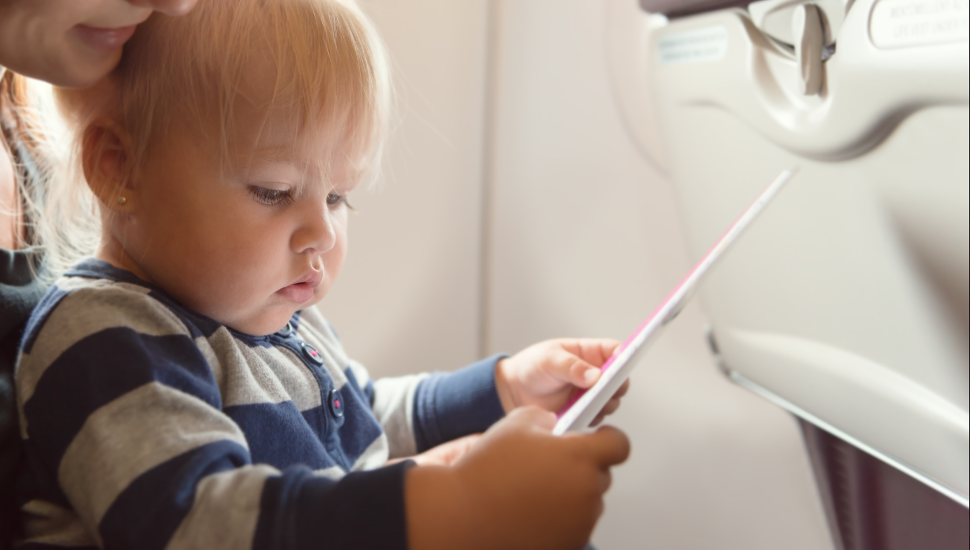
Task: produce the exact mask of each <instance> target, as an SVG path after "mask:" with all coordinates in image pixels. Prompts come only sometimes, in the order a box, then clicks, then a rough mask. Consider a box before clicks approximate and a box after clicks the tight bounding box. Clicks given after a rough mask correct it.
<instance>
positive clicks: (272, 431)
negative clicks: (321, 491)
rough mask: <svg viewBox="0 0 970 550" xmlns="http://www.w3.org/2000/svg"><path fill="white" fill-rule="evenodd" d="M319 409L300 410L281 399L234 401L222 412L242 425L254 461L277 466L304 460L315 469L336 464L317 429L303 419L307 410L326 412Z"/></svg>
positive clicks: (281, 466) (312, 412)
mask: <svg viewBox="0 0 970 550" xmlns="http://www.w3.org/2000/svg"><path fill="white" fill-rule="evenodd" d="M322 409H323V407H317V408H315V409H311V410H310V411H307V412H305V413H303V414H301V413H300V410H299V409H297V408H296V405H295V404H294V403H293V402H292V401H284V402H282V403H256V404H252V405H235V406H232V407H226V410H225V411H224V412H225V413H226V414H227V415H228V416H229V418H232V419H233V421H235V422H236V424H238V425H239V427H240V428H242V431H243V433H244V434H245V435H246V441H247V442H248V443H249V448H250V450H251V452H252V458H253V463H254V464H269V465H270V466H273V467H274V468H277V469H280V470H283V469H285V468H287V467H289V466H292V465H294V464H305V465H307V466H309V467H310V468H313V469H315V470H318V469H322V468H329V467H331V466H335V465H336V464H337V462H336V461H335V460H334V459H333V458H332V457H330V456H329V453H327V450H326V449H325V448H324V446H323V443H322V442H321V440H320V438H319V436H318V435H317V434H318V433H320V432H319V431H315V430H314V428H312V427H311V425H310V424H309V423H308V422H306V421H304V419H305V415H307V414H308V415H309V416H310V417H313V416H318V415H321V414H326V411H323V410H322ZM321 429H323V430H325V427H323V428H321Z"/></svg>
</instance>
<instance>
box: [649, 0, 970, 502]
mask: <svg viewBox="0 0 970 550" xmlns="http://www.w3.org/2000/svg"><path fill="white" fill-rule="evenodd" d="M883 1H884V2H886V1H895V0H883ZM911 3H916V4H918V3H919V2H918V1H915V0H914V2H911ZM874 4H875V5H876V6H875V7H878V4H876V2H874V1H873V0H857V1H856V2H855V3H854V4H853V5H852V7H851V9H850V10H849V12H848V14H847V16H846V18H845V22H844V24H843V26H842V29H841V32H840V34H839V36H838V37H837V41H836V45H837V49H836V53H835V55H834V56H833V57H832V58H831V59H829V61H828V62H827V63H825V83H824V85H823V90H822V93H821V94H820V95H819V96H816V97H805V96H803V95H800V94H799V93H798V91H797V86H796V84H797V79H796V78H795V76H796V74H797V73H796V71H797V67H796V66H795V61H794V59H793V58H792V57H791V55H790V54H789V52H787V51H786V50H784V49H783V48H779V47H778V46H776V45H775V43H773V42H772V41H770V40H767V39H766V38H765V37H764V36H763V35H762V34H761V31H760V30H759V29H758V27H757V26H756V25H754V23H753V22H752V21H751V20H750V19H749V18H748V15H747V14H746V13H745V12H743V11H740V10H732V11H726V12H719V13H712V14H706V15H700V16H696V17H689V18H684V19H681V20H674V21H672V22H670V23H669V24H668V25H667V26H666V27H664V28H662V29H659V30H655V31H654V32H653V33H652V37H651V39H650V44H651V48H652V50H653V51H654V52H656V55H654V56H652V57H650V63H651V64H650V66H649V67H648V74H650V75H652V82H653V83H654V87H653V89H652V92H653V97H654V101H655V108H656V111H655V112H656V113H657V117H658V119H659V121H660V125H661V130H662V135H663V136H664V138H665V142H664V145H665V158H666V161H667V166H668V169H669V173H670V176H671V179H672V181H673V182H674V183H675V185H676V188H677V191H678V194H679V196H680V200H681V204H682V206H683V210H684V217H685V221H686V224H687V231H688V239H689V242H690V245H691V250H692V252H693V254H694V256H695V257H697V256H699V255H700V254H701V253H702V252H703V251H704V250H705V249H706V247H707V246H709V245H710V244H711V243H712V242H713V241H714V240H715V239H716V238H717V237H718V236H719V234H720V231H722V230H723V229H722V228H723V227H725V226H726V225H727V224H729V223H730V222H731V221H732V220H733V218H734V217H735V216H736V215H737V214H736V213H737V212H739V211H740V210H741V209H742V208H743V207H744V205H745V204H746V203H747V202H748V201H750V200H751V198H752V197H754V196H755V195H756V194H757V192H758V191H759V190H760V188H761V186H762V185H763V182H765V181H767V180H768V179H770V178H771V177H772V175H773V174H774V173H776V172H777V171H778V170H780V169H783V168H786V167H790V166H796V165H797V166H800V167H801V169H802V170H801V172H800V173H799V175H798V178H797V179H796V180H794V181H793V182H792V184H791V186H790V187H789V188H788V189H787V190H786V192H785V193H784V194H783V195H782V196H780V197H779V198H778V201H777V202H776V204H775V205H774V206H773V208H772V210H771V211H769V212H766V213H765V216H764V217H763V219H762V220H760V221H759V225H758V226H755V227H753V228H752V231H751V232H750V233H749V234H748V236H747V237H746V239H745V242H741V243H739V244H738V246H737V248H736V249H735V250H734V251H732V256H731V257H728V258H726V259H725V261H724V263H723V264H722V265H721V266H720V267H719V268H718V270H717V271H716V272H715V273H713V274H712V277H711V279H710V280H709V281H708V284H707V287H706V290H705V291H704V292H703V295H702V298H703V302H704V305H705V309H706V310H707V311H708V313H709V314H710V315H711V318H712V320H713V323H714V326H715V331H716V335H717V340H718V343H719V345H720V347H721V351H722V353H723V356H724V359H725V361H726V363H727V366H728V367H729V368H731V369H734V370H736V371H737V372H738V373H739V374H741V375H743V376H744V377H745V378H747V379H750V380H752V381H753V382H755V383H757V384H759V385H760V386H762V387H764V388H765V389H767V390H768V391H770V392H773V393H774V394H776V395H777V396H779V397H780V398H781V399H782V400H785V401H787V402H790V403H791V404H793V405H794V406H795V407H799V408H801V409H802V410H805V411H808V412H809V413H811V414H812V415H815V416H816V417H818V418H819V419H821V420H822V421H824V422H826V423H828V424H830V425H831V426H833V427H835V428H837V429H838V430H841V431H843V432H844V433H846V434H848V435H849V436H851V437H853V438H855V439H856V440H858V441H860V442H862V443H863V444H865V445H868V446H870V447H871V448H873V449H875V450H876V451H878V452H880V453H883V454H884V455H885V456H887V457H889V458H891V459H893V460H894V461H896V462H897V463H898V464H899V465H902V466H904V467H906V468H909V469H911V470H912V471H914V472H918V473H919V474H921V475H925V476H926V477H928V478H931V479H933V480H936V481H937V482H939V483H940V484H941V485H942V486H944V487H946V488H949V490H952V491H953V492H954V493H956V494H959V495H963V499H964V502H965V497H966V496H967V495H968V491H970V487H968V485H970V480H968V469H970V451H968V446H970V445H968V443H970V441H968V420H967V418H968V415H967V411H968V405H970V404H968V401H970V399H968V391H970V390H968V382H970V376H968V363H970V357H968V336H967V328H968V322H967V319H968V316H967V312H968V307H967V304H968V286H970V281H968V248H970V243H968V239H970V237H968V235H970V212H968V204H970V193H968V189H970V187H968V185H970V184H968V153H967V151H968V149H970V139H968V115H970V113H968V109H967V98H968V84H967V74H968V61H967V60H968V46H967V42H966V41H962V42H961V41H945V42H942V43H935V44H923V45H916V46H912V47H905V48H879V47H877V46H876V45H874V44H873V42H872V39H871V37H870V32H869V30H870V19H871V16H872V14H873V13H874V11H873V8H874ZM711 28H724V29H726V32H727V35H728V38H727V40H728V46H727V52H726V54H725V55H724V57H723V59H721V60H719V61H714V60H711V61H698V62H696V63H687V64H684V63H680V64H669V63H667V64H665V63H663V62H662V56H661V55H659V51H660V47H661V42H662V41H663V40H665V39H666V40H669V39H670V38H669V37H670V36H672V35H673V36H676V35H677V34H680V33H687V32H697V30H698V29H711Z"/></svg>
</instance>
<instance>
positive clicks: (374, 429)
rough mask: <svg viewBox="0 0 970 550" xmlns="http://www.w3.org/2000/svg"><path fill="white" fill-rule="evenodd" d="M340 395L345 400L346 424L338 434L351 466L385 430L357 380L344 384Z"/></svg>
mask: <svg viewBox="0 0 970 550" xmlns="http://www.w3.org/2000/svg"><path fill="white" fill-rule="evenodd" d="M340 394H341V396H342V397H343V400H344V416H343V418H344V423H343V426H340V428H339V429H338V430H337V432H338V434H339V437H340V445H341V447H343V451H344V454H345V455H346V457H347V460H348V461H349V462H350V465H353V463H354V462H356V461H357V459H358V458H360V455H362V454H364V451H366V450H367V447H370V445H371V443H373V442H374V440H376V439H377V438H379V437H380V436H381V433H383V430H382V429H381V425H380V423H378V422H377V419H376V418H375V417H374V413H373V411H371V408H370V403H369V402H368V401H367V400H366V399H367V398H366V397H365V396H364V394H363V392H361V391H360V389H359V388H358V387H357V384H356V380H355V381H354V382H353V383H348V384H344V387H343V388H341V389H340Z"/></svg>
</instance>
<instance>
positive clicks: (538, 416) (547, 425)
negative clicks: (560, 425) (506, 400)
mask: <svg viewBox="0 0 970 550" xmlns="http://www.w3.org/2000/svg"><path fill="white" fill-rule="evenodd" d="M499 422H500V423H501V424H505V425H514V426H517V427H522V426H530V427H536V428H539V429H541V430H544V431H552V429H553V427H555V426H556V415H555V413H551V412H549V411H547V410H544V409H540V408H539V407H536V406H529V407H518V408H516V409H514V410H512V412H510V413H509V414H508V416H506V417H505V418H504V419H502V420H500V421H499Z"/></svg>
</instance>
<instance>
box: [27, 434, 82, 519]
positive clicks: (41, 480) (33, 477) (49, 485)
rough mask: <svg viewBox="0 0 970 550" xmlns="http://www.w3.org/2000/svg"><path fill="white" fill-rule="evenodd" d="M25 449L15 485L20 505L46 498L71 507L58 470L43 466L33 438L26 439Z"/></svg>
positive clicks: (62, 505)
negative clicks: (52, 470)
mask: <svg viewBox="0 0 970 550" xmlns="http://www.w3.org/2000/svg"><path fill="white" fill-rule="evenodd" d="M23 449H24V459H23V463H22V464H23V466H22V468H21V470H20V471H19V472H17V478H16V484H15V487H14V490H15V492H16V493H17V505H18V507H23V505H25V504H27V503H28V502H30V501H31V500H44V501H47V502H51V503H54V504H56V505H58V506H61V507H63V508H70V507H71V503H70V502H69V501H68V500H67V496H66V495H65V494H64V491H62V490H61V484H60V481H58V479H57V472H56V471H55V472H50V471H49V470H47V469H46V468H44V467H43V463H42V462H41V461H40V460H39V459H38V458H37V451H36V450H35V449H34V446H33V444H32V441H31V440H29V439H28V440H27V441H24V447H23Z"/></svg>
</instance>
